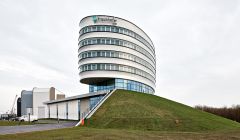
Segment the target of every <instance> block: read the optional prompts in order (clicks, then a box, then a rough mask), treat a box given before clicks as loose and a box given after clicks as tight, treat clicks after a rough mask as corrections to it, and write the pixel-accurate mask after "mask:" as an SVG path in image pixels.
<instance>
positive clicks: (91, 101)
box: [89, 95, 104, 110]
mask: <svg viewBox="0 0 240 140" xmlns="http://www.w3.org/2000/svg"><path fill="white" fill-rule="evenodd" d="M103 96H104V95H101V96H97V97H91V98H90V101H89V103H90V105H89V106H90V110H92V108H93V107H94V106H95V105H96V104H97V103H98V102H99V101H100V100H101V99H102V98H103Z"/></svg>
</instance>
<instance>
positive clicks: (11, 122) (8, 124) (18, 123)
mask: <svg viewBox="0 0 240 140" xmlns="http://www.w3.org/2000/svg"><path fill="white" fill-rule="evenodd" d="M31 124H33V123H28V122H21V123H20V122H18V121H5V120H1V121H0V126H14V125H31Z"/></svg>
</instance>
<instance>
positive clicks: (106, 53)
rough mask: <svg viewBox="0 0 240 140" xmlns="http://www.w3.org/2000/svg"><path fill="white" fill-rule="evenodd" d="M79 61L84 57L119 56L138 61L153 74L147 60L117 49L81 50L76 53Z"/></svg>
mask: <svg viewBox="0 0 240 140" xmlns="http://www.w3.org/2000/svg"><path fill="white" fill-rule="evenodd" d="M78 57H79V61H81V60H82V59H85V58H95V57H107V58H121V59H127V60H130V61H134V62H136V63H139V64H141V65H143V66H145V67H146V68H148V69H149V70H151V71H152V72H153V73H154V74H155V73H156V72H155V68H154V67H153V66H152V65H151V64H150V63H148V62H147V61H145V60H143V59H142V58H140V57H138V56H136V55H132V54H130V53H125V52H119V51H108V50H101V51H100V50H94V51H85V52H82V53H80V54H79V55H78Z"/></svg>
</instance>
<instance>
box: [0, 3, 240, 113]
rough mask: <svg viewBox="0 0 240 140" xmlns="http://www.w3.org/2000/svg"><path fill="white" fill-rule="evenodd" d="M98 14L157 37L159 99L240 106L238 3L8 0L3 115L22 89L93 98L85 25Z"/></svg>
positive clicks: (0, 46)
mask: <svg viewBox="0 0 240 140" xmlns="http://www.w3.org/2000/svg"><path fill="white" fill-rule="evenodd" d="M94 14H104V15H113V16H117V17H121V18H124V19H127V20H130V21H132V22H133V23H135V24H136V25H138V26H139V27H140V28H142V29H143V30H144V31H145V32H146V33H147V34H148V35H149V36H150V38H151V39H152V41H153V43H154V45H155V49H156V56H157V83H156V93H155V94H156V95H158V96H161V97H165V98H168V99H171V100H174V101H177V102H181V103H184V104H187V105H190V106H194V105H198V104H202V105H209V106H216V107H221V106H224V105H227V106H231V105H232V104H240V1H238V0H231V1H228V0H181V1H180V0H158V1H157V0H152V1H151V0H132V1H130V0H119V1H113V0H100V1H99V0H95V1H93V0H51V1H50V0H34V1H33V0H21V1H20V0H15V1H14V0H1V1H0V95H1V96H0V112H3V111H4V112H5V111H7V110H9V109H10V108H11V106H12V104H13V100H14V97H15V95H16V94H18V95H20V92H21V90H23V89H25V90H32V88H33V87H51V86H54V87H56V88H57V89H59V90H60V91H62V92H64V93H66V95H67V96H72V95H77V94H83V93H87V92H88V86H87V85H83V84H80V83H79V76H78V72H79V71H78V63H77V62H78V58H77V55H78V53H77V49H78V45H77V44H78V31H79V26H78V24H79V21H80V20H81V19H82V18H83V17H85V16H88V15H94Z"/></svg>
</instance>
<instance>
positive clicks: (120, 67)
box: [80, 63, 155, 83]
mask: <svg viewBox="0 0 240 140" xmlns="http://www.w3.org/2000/svg"><path fill="white" fill-rule="evenodd" d="M94 70H110V71H123V72H128V73H133V74H137V75H140V76H142V77H145V78H148V79H149V80H151V81H152V82H153V83H155V78H154V77H153V76H152V75H150V74H149V73H147V72H145V71H142V70H140V69H137V68H134V67H130V66H125V65H119V64H102V63H101V64H99V63H98V64H85V65H81V66H80V72H84V71H94Z"/></svg>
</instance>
